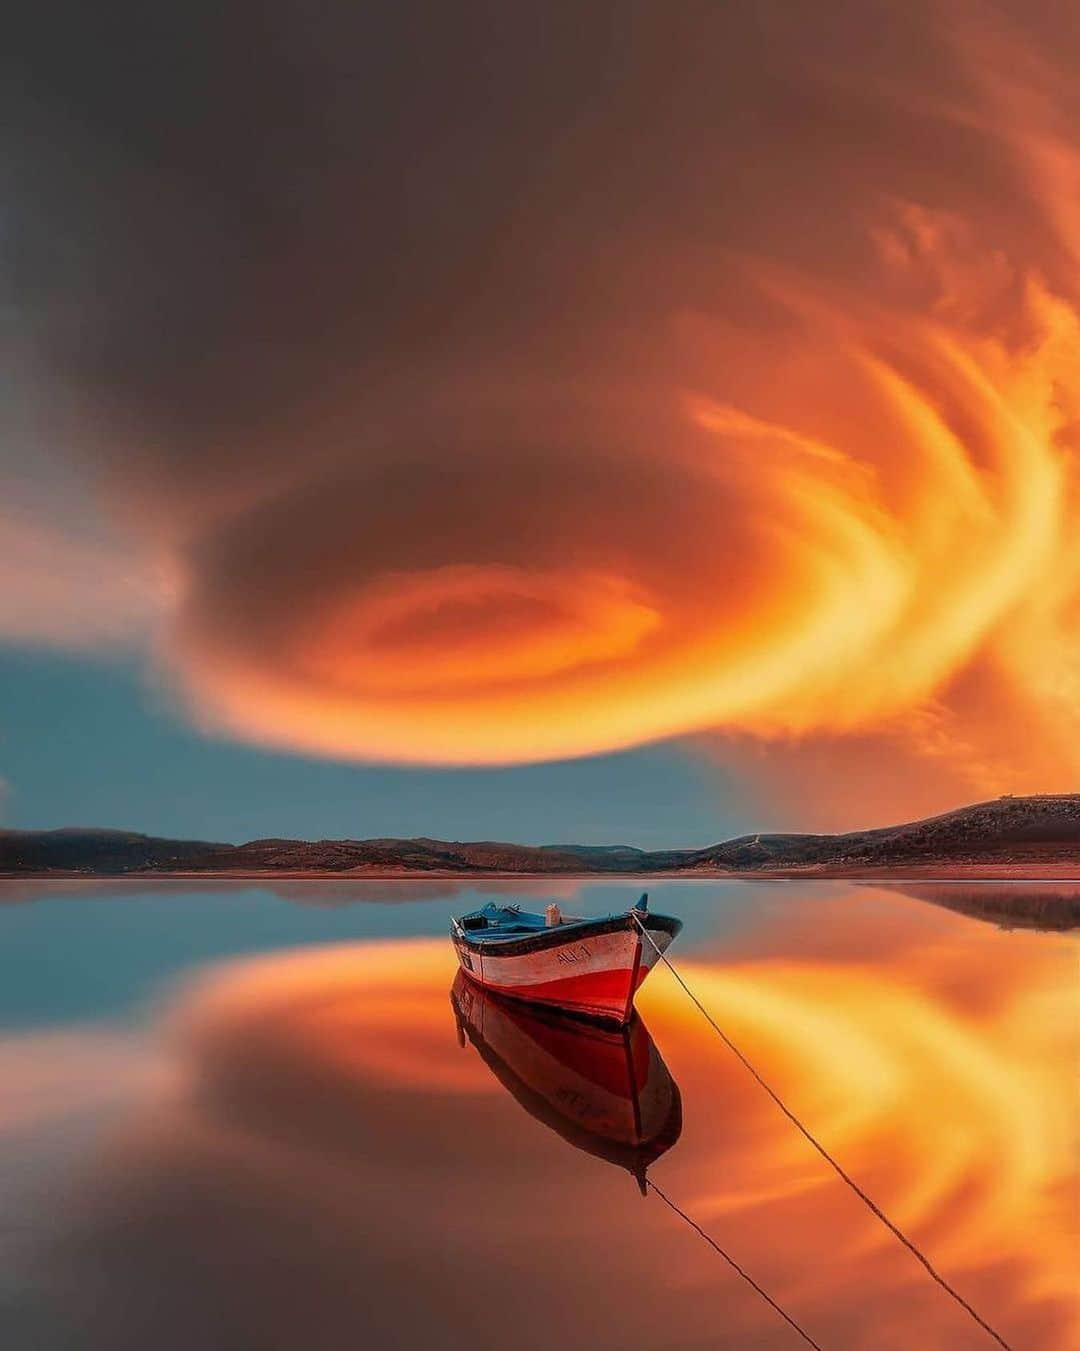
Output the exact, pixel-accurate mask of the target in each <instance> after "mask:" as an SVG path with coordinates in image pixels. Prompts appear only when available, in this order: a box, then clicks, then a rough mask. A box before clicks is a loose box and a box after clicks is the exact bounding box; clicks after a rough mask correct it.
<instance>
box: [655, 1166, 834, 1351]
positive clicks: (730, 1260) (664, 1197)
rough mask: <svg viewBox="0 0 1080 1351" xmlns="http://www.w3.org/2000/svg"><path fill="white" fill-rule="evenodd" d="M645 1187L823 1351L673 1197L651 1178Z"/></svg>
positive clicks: (814, 1345) (785, 1320) (809, 1343)
mask: <svg viewBox="0 0 1080 1351" xmlns="http://www.w3.org/2000/svg"><path fill="white" fill-rule="evenodd" d="M645 1185H646V1186H647V1187H648V1188H649V1190H650V1191H654V1192H655V1193H656V1194H657V1196H659V1198H660V1200H661V1201H663V1202H664V1204H665V1205H666V1206H670V1207H671V1209H672V1210H673V1211H674V1212H675V1214H676V1215H678V1216H680V1217H681V1218H682V1219H684V1220H685V1221H686V1223H687V1224H688V1225H689V1226H690V1228H691V1229H693V1230H695V1231H696V1232H697V1233H699V1234H700V1235H701V1237H702V1238H703V1239H704V1240H705V1242H706V1243H707V1244H708V1245H709V1247H710V1248H712V1249H713V1250H714V1252H718V1253H719V1254H720V1256H721V1257H722V1258H723V1259H724V1261H725V1262H726V1263H727V1264H728V1266H729V1267H731V1269H732V1271H734V1272H736V1273H737V1274H738V1275H740V1276H741V1277H742V1278H743V1280H744V1281H745V1282H746V1283H747V1285H749V1286H751V1287H752V1288H753V1289H754V1290H756V1291H757V1293H758V1294H759V1295H760V1296H761V1298H762V1299H763V1300H764V1301H765V1303H766V1304H768V1305H769V1306H770V1308H773V1309H775V1310H776V1312H777V1313H778V1314H779V1315H780V1317H781V1318H782V1319H783V1320H784V1322H785V1323H787V1324H789V1325H790V1326H791V1327H793V1328H794V1329H795V1331H796V1332H797V1333H798V1334H799V1336H800V1337H801V1338H802V1339H803V1341H804V1342H805V1343H806V1344H807V1346H812V1347H814V1348H815V1351H822V1347H821V1346H820V1345H819V1344H818V1343H817V1342H815V1341H814V1339H813V1337H811V1336H810V1334H809V1333H808V1332H804V1331H803V1329H802V1328H801V1327H799V1325H798V1323H796V1321H795V1320H794V1318H792V1317H791V1315H790V1314H788V1313H785V1312H784V1310H783V1309H781V1307H780V1305H779V1304H777V1302H776V1300H775V1299H773V1298H772V1296H771V1295H769V1294H768V1293H767V1292H766V1291H765V1290H763V1289H762V1288H761V1286H760V1285H758V1283H757V1281H755V1280H754V1278H753V1276H751V1275H750V1273H749V1272H748V1271H744V1270H743V1269H742V1267H741V1266H739V1264H738V1262H736V1261H735V1259H734V1258H733V1257H729V1256H728V1254H727V1253H726V1252H725V1251H724V1250H723V1248H721V1246H720V1244H719V1243H717V1241H716V1239H714V1238H713V1237H712V1235H711V1234H707V1233H706V1232H705V1230H704V1229H702V1227H701V1225H700V1224H697V1223H696V1222H695V1221H694V1220H692V1219H691V1218H690V1216H689V1215H688V1214H687V1213H686V1211H685V1210H680V1209H679V1207H678V1206H677V1205H676V1204H675V1202H674V1201H673V1200H672V1199H671V1197H670V1196H667V1195H666V1194H665V1193H664V1192H662V1191H661V1190H660V1188H659V1187H658V1186H657V1185H656V1183H655V1182H653V1180H652V1179H651V1178H646V1179H645Z"/></svg>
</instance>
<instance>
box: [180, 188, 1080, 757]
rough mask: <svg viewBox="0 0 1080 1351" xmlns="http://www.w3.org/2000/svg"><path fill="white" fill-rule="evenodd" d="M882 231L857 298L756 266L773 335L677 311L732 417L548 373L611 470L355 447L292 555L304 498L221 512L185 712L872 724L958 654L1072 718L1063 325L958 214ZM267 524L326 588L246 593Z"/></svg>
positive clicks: (245, 717) (947, 673)
mask: <svg viewBox="0 0 1080 1351" xmlns="http://www.w3.org/2000/svg"><path fill="white" fill-rule="evenodd" d="M879 245H880V248H881V250H882V253H883V255H884V258H885V262H886V271H885V275H884V279H883V283H882V284H883V291H882V293H881V295H880V296H879V297H878V298H877V300H876V301H875V303H874V304H873V305H868V304H865V303H863V302H861V301H859V300H858V299H857V298H855V297H853V296H852V295H850V294H847V295H841V294H838V293H833V294H827V293H823V292H821V291H820V290H819V291H818V292H817V293H815V292H813V291H812V290H809V289H808V288H807V287H805V286H804V285H801V284H799V283H797V282H796V281H794V280H792V279H791V278H790V277H784V276H781V275H780V274H779V273H778V272H777V271H775V270H773V271H772V272H770V273H767V274H765V275H764V276H762V277H761V279H760V281H761V285H762V287H763V289H765V290H766V292H767V293H771V294H772V296H773V298H774V300H775V301H777V302H779V303H781V304H783V305H784V306H785V307H786V309H787V311H788V314H789V317H790V326H789V328H788V330H787V331H786V332H785V333H784V334H783V335H781V336H780V337H779V338H777V337H776V336H775V335H770V337H769V341H768V345H767V346H766V345H765V344H763V343H762V341H761V339H760V338H759V337H756V336H755V337H747V336H746V335H743V336H742V338H741V342H740V344H739V345H736V344H735V343H734V342H733V340H732V338H731V336H730V334H724V333H721V332H719V331H714V330H713V328H712V326H711V325H710V323H709V321H707V320H701V321H697V320H687V321H686V323H685V325H684V332H683V335H682V342H684V343H688V344H692V345H694V346H696V348H697V356H696V360H695V365H696V367H697V369H698V370H701V369H702V368H704V367H707V365H708V364H709V361H712V362H715V365H716V368H717V370H722V371H724V372H725V377H724V379H723V380H718V381H716V382H714V384H716V385H720V386H721V391H722V390H723V388H725V387H730V386H731V385H739V386H740V387H741V388H742V389H743V391H744V395H746V394H748V395H749V396H750V397H748V398H746V399H745V404H744V406H736V405H734V404H732V403H730V402H727V401H724V400H723V399H722V398H717V397H712V396H711V395H694V396H688V395H682V396H680V395H677V394H675V393H673V392H671V391H670V390H664V391H661V393H660V394H658V395H656V396H654V397H652V398H651V399H643V398H641V397H638V398H637V399H636V400H634V401H633V403H634V406H633V407H632V408H630V409H627V408H625V407H620V406H619V403H618V401H617V400H614V399H613V400H611V401H610V403H609V404H608V405H607V407H605V408H603V409H601V410H597V409H596V408H586V409H583V408H581V406H580V404H576V405H575V404H570V403H569V400H568V398H567V397H566V396H563V395H562V394H561V393H560V392H558V391H556V392H555V393H554V395H553V400H554V401H555V403H556V404H557V405H558V406H559V414H558V415H559V417H560V418H562V419H565V420H569V421H571V422H572V423H573V424H574V426H575V430H577V429H578V428H579V427H580V432H579V435H580V437H581V440H582V442H583V443H584V444H588V442H589V440H590V435H591V426H590V424H591V423H594V422H597V423H602V424H603V431H604V432H605V433H606V436H607V438H608V440H609V442H614V443H615V444H617V445H621V446H623V447H625V448H626V449H625V450H624V451H623V452H622V453H620V454H619V455H618V456H615V455H612V456H611V457H610V459H609V462H608V464H607V465H606V466H605V465H604V464H603V462H602V461H600V462H599V463H598V461H597V458H596V457H593V459H592V460H591V461H585V462H584V463H582V462H580V461H577V460H575V457H574V455H573V453H572V451H571V450H570V449H569V448H565V449H564V448H561V447H558V446H552V447H549V448H548V450H547V451H546V454H545V455H544V456H543V458H539V457H533V458H532V463H529V460H530V456H529V454H527V453H526V454H522V453H521V451H520V450H517V449H516V447H515V454H514V456H513V459H512V461H511V462H508V463H506V464H505V466H501V465H500V463H499V455H500V450H496V449H490V450H489V449H477V448H475V447H470V448H468V449H467V450H463V449H462V448H461V447H456V448H455V455H454V461H453V471H452V474H449V475H448V474H447V473H446V472H445V471H443V470H440V469H438V468H436V467H433V465H432V464H431V462H430V461H429V462H426V463H424V462H422V463H418V464H415V465H414V466H413V467H412V468H411V469H406V468H403V467H402V466H400V465H398V466H391V465H387V464H379V463H377V462H373V464H371V465H369V467H368V468H367V470H366V472H365V473H364V474H361V475H356V474H354V475H353V476H352V477H351V478H350V477H349V476H345V477H342V478H341V479H339V480H338V481H336V482H332V483H330V484H329V485H324V486H322V487H320V490H319V497H320V502H319V505H318V506H315V505H314V504H313V503H309V513H310V516H309V519H318V520H319V521H320V523H321V530H320V533H319V538H318V539H317V540H314V541H305V542H303V543H301V544H300V546H299V547H298V546H297V544H296V542H295V541H294V540H292V539H291V537H290V536H289V527H288V519H287V517H288V511H289V509H290V504H291V502H292V498H290V499H289V500H288V502H286V503H281V504H279V503H277V502H271V503H270V504H269V505H268V506H267V505H265V504H263V505H260V506H259V508H258V509H257V510H256V511H254V512H252V513H251V515H250V516H249V517H247V518H240V519H236V518H232V519H230V521H229V522H228V529H229V531H230V532H231V536H232V537H231V538H230V540H228V541H224V540H222V541H221V542H220V543H219V546H218V550H217V552H216V553H214V554H212V555H204V556H202V557H199V559H198V566H197V567H196V569H195V570H194V572H193V574H192V580H191V589H190V591H189V593H188V598H187V602H186V605H185V607H184V608H183V609H182V611H181V615H180V619H179V623H178V627H177V630H176V635H175V637H174V640H173V646H172V647H171V648H170V663H172V662H175V661H178V662H179V664H180V667H181V669H183V670H184V671H185V672H186V676H185V679H186V681H187V682H188V684H189V687H190V688H191V689H192V690H193V692H194V696H195V705H196V707H197V708H198V709H199V710H201V712H202V715H203V716H204V717H205V718H207V719H208V720H209V721H210V722H211V723H213V724H215V725H217V726H221V727H224V728H227V729H228V730H229V731H230V732H232V733H234V734H237V735H241V736H247V737H251V738H252V739H255V740H260V741H271V742H276V743H279V744H285V745H291V746H295V747H298V748H302V749H305V750H314V751H318V752H321V753H325V754H332V755H345V756H349V755H355V756H361V757H373V758H385V759H393V760H403V761H436V762H498V761H515V760H534V759H542V758H547V757H553V756H569V755H576V754H582V753H588V752H595V751H601V750H607V749H610V748H613V747H622V746H628V745H632V744H635V743H637V742H640V741H643V740H648V739H651V738H658V737H665V736H671V735H677V734H685V733H692V732H697V731H701V730H703V729H706V728H717V727H725V726H728V727H732V726H733V727H738V728H740V729H743V730H746V729H749V730H752V731H756V732H759V733H762V734H765V735H769V734H777V733H811V732H819V731H822V730H825V731H849V730H853V729H867V728H870V729H873V728H875V727H877V726H880V725H881V724H882V722H884V721H886V720H888V719H890V718H894V717H896V716H898V715H903V714H905V713H909V712H911V711H912V710H916V709H918V708H919V707H920V706H923V705H925V704H926V702H927V701H928V700H929V699H930V698H931V697H932V696H934V695H935V694H936V693H937V692H939V691H941V690H942V689H943V688H944V687H945V686H946V685H947V683H948V682H949V681H950V679H952V678H953V677H954V676H956V674H957V673H958V672H960V671H962V670H964V669H965V668H966V667H968V666H969V665H970V664H971V663H973V662H981V663H986V664H989V665H991V666H996V667H997V668H998V669H999V670H1000V671H1002V672H1004V673H1007V675H1008V679H1009V680H1010V682H1011V685H1012V687H1013V693H1014V695H1015V697H1016V698H1017V700H1018V701H1020V702H1022V703H1030V704H1033V705H1035V706H1046V705H1048V704H1049V703H1050V702H1053V701H1056V702H1057V704H1058V705H1059V712H1060V713H1062V714H1069V713H1070V712H1071V710H1070V707H1069V705H1070V700H1069V691H1070V689H1073V688H1074V685H1073V684H1070V682H1075V680H1076V674H1075V672H1076V667H1075V664H1074V663H1075V657H1076V653H1075V650H1074V648H1073V639H1072V638H1071V637H1070V628H1069V625H1068V623H1067V618H1068V614H1069V610H1070V607H1071V606H1074V605H1075V604H1076V597H1077V580H1078V572H1077V559H1076V545H1075V541H1074V538H1073V527H1074V526H1075V522H1076V516H1075V494H1076V491H1077V485H1076V482H1075V467H1074V464H1073V463H1072V462H1071V460H1070V455H1071V453H1072V447H1071V445H1070V440H1069V438H1070V437H1071V436H1072V435H1073V434H1074V432H1073V428H1074V426H1075V421H1076V418H1077V416H1078V415H1080V372H1078V367H1077V364H1076V361H1075V353H1076V351H1077V350H1080V322H1078V318H1077V313H1076V311H1075V310H1074V309H1073V308H1072V307H1071V306H1070V305H1069V304H1068V303H1067V302H1066V301H1065V300H1063V299H1061V298H1060V297H1058V296H1056V295H1054V294H1052V293H1051V292H1050V291H1049V290H1048V289H1047V288H1046V286H1045V285H1043V284H1042V283H1040V282H1038V281H1037V280H1034V279H1025V278H1023V277H1020V276H1017V275H1015V274H1014V273H1013V272H1012V271H1011V270H1010V269H1008V268H1006V267H1005V265H1004V264H1003V262H1002V260H1001V259H1000V258H995V257H985V258H979V256H978V254H977V252H976V253H975V255H974V257H972V245H971V243H970V240H969V239H968V232H967V231H966V229H965V228H964V227H963V226H962V225H960V224H959V223H957V222H956V221H955V220H953V219H950V218H939V217H935V216H933V215H931V214H929V213H927V212H925V211H917V210H915V209H914V208H909V209H906V210H904V211H902V212H901V213H900V215H899V223H898V224H897V225H896V226H895V228H893V229H891V230H890V231H888V232H886V231H884V230H882V231H880V232H879ZM965 251H966V253H967V257H966V259H965V260H964V261H963V262H957V261H956V260H957V258H959V257H961V256H962V255H963V253H964V252H965ZM890 287H891V289H892V295H890V294H889V289H888V288H890ZM920 287H921V288H922V290H921V294H922V295H924V296H927V297H928V300H927V303H926V304H925V305H924V307H923V308H921V309H916V308H914V307H913V306H912V304H911V300H910V297H911V294H912V292H913V291H915V292H916V293H920V291H919V288H920ZM1006 295H1007V298H1008V299H1009V301H1010V309H1009V312H1008V316H1007V318H1008V325H1009V333H1008V335H1007V336H1006V335H1002V334H999V333H997V332H995V331H994V327H993V325H992V324H991V322H990V317H989V316H990V312H991V311H992V309H993V308H994V307H995V306H997V305H1000V303H1001V301H1002V299H1003V297H1004V296H1006ZM704 354H707V357H706V356H705V355H704ZM560 399H562V402H561V404H559V400H560ZM751 409H753V410H754V411H750V410H751ZM469 412H470V421H471V425H474V426H475V425H477V423H478V421H479V422H480V423H481V425H483V422H484V419H485V412H484V410H483V409H478V408H477V407H476V406H475V405H474V406H472V407H471V408H470V410H469ZM445 416H447V417H449V416H450V413H449V411H448V410H447V411H446V412H445ZM635 424H636V425H635ZM427 435H428V436H429V437H431V438H433V439H434V441H435V443H436V444H438V442H439V439H440V437H441V436H442V435H443V433H440V431H439V430H438V428H437V427H432V428H429V429H428V431H427ZM500 449H501V448H500ZM605 473H606V474H610V480H609V481H607V482H605V481H604V475H605ZM406 475H409V476H410V483H409V490H408V491H407V492H406V491H405V486H404V485H405V478H406ZM500 479H503V480H504V482H503V483H500ZM342 502H345V503H347V504H348V505H347V507H346V508H345V509H343V508H342V506H341V503H342ZM480 502H483V510H482V512H481V513H476V512H474V511H473V504H477V503H480ZM440 504H442V505H441V506H440ZM443 511H445V513H446V516H447V517H449V518H450V519H442V518H441V516H442V512H443ZM277 531H280V533H281V535H282V537H283V538H286V539H289V540H290V545H289V549H288V550H287V551H286V552H284V553H283V555H282V560H281V565H280V566H282V567H285V568H287V569H290V570H291V569H298V570H299V571H300V573H301V575H302V576H308V575H310V576H312V577H315V576H318V577H319V578H320V579H325V578H331V579H332V581H331V582H330V583H329V584H328V585H326V584H324V585H321V586H320V588H319V590H318V593H317V594H313V595H301V596H297V593H296V589H295V587H294V585H293V584H292V582H291V581H290V580H289V579H287V578H281V580H282V583H283V589H282V590H281V591H279V590H278V588H277V586H276V585H272V586H270V587H269V588H266V587H264V586H263V581H264V574H263V571H262V568H261V567H260V568H258V569H256V570H255V571H253V572H251V573H250V574H249V575H248V579H247V582H246V584H245V582H244V581H243V580H242V579H244V577H245V572H244V569H245V558H247V559H251V558H256V557H264V556H265V554H266V552H267V550H268V549H269V548H270V547H271V546H270V545H269V541H270V540H271V539H272V538H273V536H274V534H275V532H277ZM278 566H279V565H276V564H275V563H274V562H273V561H272V560H271V561H270V563H269V567H270V569H271V576H272V577H273V578H274V579H275V580H277V579H278V578H279V577H281V574H280V572H279V571H278ZM237 579H241V580H240V581H239V582H238V580H237ZM1063 621H1064V622H1063ZM1021 635H1022V637H1021ZM1017 652H1021V653H1023V658H1022V660H1019V661H1018V660H1017V659H1016V653H1017ZM1035 654H1038V659H1037V660H1032V657H1033V655H1035ZM1072 707H1073V709H1075V707H1076V703H1075V701H1073V703H1072ZM1036 752H1037V748H1033V753H1036ZM1046 758H1047V760H1048V763H1046V764H1043V765H1041V766H1040V768H1041V769H1042V770H1043V771H1044V772H1047V773H1050V774H1051V776H1053V770H1054V757H1053V756H1048V757H1046Z"/></svg>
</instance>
